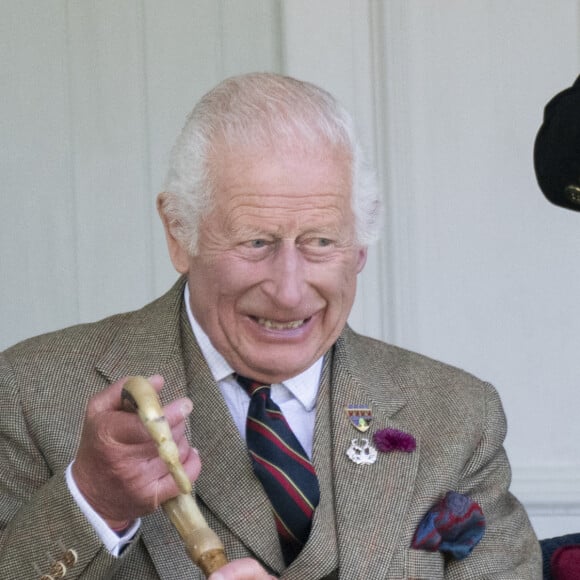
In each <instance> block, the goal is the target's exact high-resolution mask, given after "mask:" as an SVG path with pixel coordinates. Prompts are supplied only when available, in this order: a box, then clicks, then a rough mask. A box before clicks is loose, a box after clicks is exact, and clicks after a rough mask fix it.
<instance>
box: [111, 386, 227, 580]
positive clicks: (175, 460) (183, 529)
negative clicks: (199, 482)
mask: <svg viewBox="0 0 580 580" xmlns="http://www.w3.org/2000/svg"><path fill="white" fill-rule="evenodd" d="M121 397H122V400H123V402H124V403H127V404H128V405H129V406H130V407H131V410H136V411H137V413H138V415H139V418H140V419H141V421H142V423H143V425H144V426H145V428H146V429H147V431H148V433H149V434H150V435H151V438H152V439H153V441H154V442H155V444H156V445H157V449H158V451H159V457H161V459H162V460H163V461H164V462H165V465H167V468H168V469H169V472H170V473H171V475H172V476H173V479H174V480H175V483H176V484H177V487H178V488H179V491H180V492H181V493H180V495H178V496H177V497H175V498H173V499H170V500H168V501H166V502H165V503H164V504H163V505H162V507H163V510H164V511H165V513H166V514H167V516H168V517H169V519H170V520H171V522H172V524H173V525H174V526H175V528H176V529H177V531H178V532H179V535H180V536H181V538H182V539H183V542H184V543H185V549H186V551H187V554H188V556H189V557H190V559H191V560H192V561H193V562H194V563H195V564H196V565H197V566H199V567H200V568H201V569H202V571H203V573H204V574H205V575H206V576H209V575H210V574H211V573H212V572H214V571H215V570H217V569H218V568H221V567H222V566H224V565H225V564H227V559H226V556H225V552H224V547H223V545H222V543H221V541H220V539H219V538H218V536H217V534H216V533H215V532H214V531H213V530H211V529H210V528H209V526H208V525H207V522H206V521H205V518H204V517H203V515H202V514H201V512H200V511H199V507H198V506H197V504H196V503H195V499H194V498H193V496H192V495H191V490H192V487H191V482H190V481H189V478H188V477H187V474H186V473H185V470H184V469H183V465H181V462H180V461H179V453H178V450H177V445H176V444H175V442H174V441H173V437H172V435H171V429H170V427H169V423H168V422H167V419H166V418H165V416H164V415H163V408H162V407H161V403H160V401H159V397H158V396H157V392H156V391H155V389H154V388H153V386H152V385H151V383H149V381H148V380H147V379H145V378H144V377H131V378H129V380H128V381H127V382H126V383H125V385H124V386H123V391H122V394H121Z"/></svg>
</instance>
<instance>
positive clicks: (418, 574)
mask: <svg viewBox="0 0 580 580" xmlns="http://www.w3.org/2000/svg"><path fill="white" fill-rule="evenodd" d="M444 576H445V559H444V558H443V556H442V554H441V552H425V551H424V550H408V552H407V562H406V576H405V578H406V579H407V580H441V579H442V578H443V577H444Z"/></svg>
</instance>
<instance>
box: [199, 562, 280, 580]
mask: <svg viewBox="0 0 580 580" xmlns="http://www.w3.org/2000/svg"><path fill="white" fill-rule="evenodd" d="M207 580H276V576H270V574H268V572H266V570H264V568H262V566H260V564H258V562H256V560H252V559H251V558H241V559H240V560H234V561H233V562H230V563H229V564H226V565H225V566H223V567H222V568H220V569H219V570H217V572H214V573H213V574H212V575H211V576H210V577H209V578H208V579H207Z"/></svg>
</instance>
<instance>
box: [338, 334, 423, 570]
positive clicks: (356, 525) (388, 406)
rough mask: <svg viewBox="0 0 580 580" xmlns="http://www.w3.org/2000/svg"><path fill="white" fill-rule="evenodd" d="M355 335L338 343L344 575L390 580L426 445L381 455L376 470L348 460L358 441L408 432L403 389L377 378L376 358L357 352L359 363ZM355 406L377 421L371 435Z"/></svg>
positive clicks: (340, 534)
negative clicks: (352, 411) (350, 414)
mask: <svg viewBox="0 0 580 580" xmlns="http://www.w3.org/2000/svg"><path fill="white" fill-rule="evenodd" d="M349 336H350V331H349V330H348V329H347V330H346V331H345V332H344V333H343V335H342V337H341V338H340V339H339V341H338V342H337V344H336V347H335V351H334V362H333V367H332V376H331V382H332V389H331V400H332V404H331V413H332V423H333V425H332V434H333V477H334V482H335V488H334V489H335V505H336V526H337V536H338V552H339V568H340V576H341V577H343V578H385V577H387V575H388V569H389V566H390V563H391V559H392V557H393V553H394V551H395V549H396V548H397V547H399V548H400V542H401V539H400V536H401V532H402V529H401V527H402V525H403V522H404V521H405V519H406V518H405V515H406V513H407V511H408V508H409V503H410V500H411V497H412V495H413V491H414V487H415V478H416V475H417V469H418V464H419V456H420V452H419V449H420V446H419V441H417V449H416V450H415V451H414V452H413V453H404V452H398V451H394V452H391V453H381V452H378V456H377V459H376V462H375V463H374V464H372V465H357V464H355V463H354V462H352V461H351V460H350V459H349V458H348V457H347V455H346V451H347V449H348V447H349V446H350V445H351V442H352V440H353V439H359V441H360V440H362V439H363V438H366V439H368V440H369V442H371V443H372V435H373V433H375V432H376V431H378V430H380V429H384V428H387V427H391V428H395V429H399V430H401V431H406V432H408V429H407V428H406V427H405V425H402V424H400V423H398V422H397V421H396V420H395V418H394V415H396V413H397V412H398V411H399V410H400V409H401V408H402V407H404V406H405V404H406V401H405V398H404V397H403V395H402V391H401V389H400V388H399V387H398V385H397V384H396V381H395V380H394V379H393V378H392V377H387V379H385V377H384V376H383V377H378V376H374V375H373V372H372V361H371V360H370V359H371V357H372V355H371V354H367V355H366V357H364V356H363V357H362V359H361V358H360V356H358V353H357V358H358V360H357V361H355V360H353V359H354V358H355V357H353V353H351V352H349V342H350V339H349ZM365 358H368V359H369V360H368V361H365V360H364V359H365ZM365 362H367V363H368V364H365ZM359 369H360V372H359ZM363 369H364V372H363ZM369 381H370V382H369ZM349 405H361V406H368V407H370V408H371V410H372V413H373V419H372V422H371V426H370V429H369V430H368V431H367V432H366V433H364V434H363V433H359V432H358V431H357V430H356V429H355V428H354V426H353V425H352V424H351V423H350V421H349V420H348V418H347V415H346V411H345V408H346V407H347V406H349Z"/></svg>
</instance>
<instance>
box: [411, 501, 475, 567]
mask: <svg viewBox="0 0 580 580" xmlns="http://www.w3.org/2000/svg"><path fill="white" fill-rule="evenodd" d="M484 532H485V517H484V515H483V512H482V510H481V507H480V506H479V504H478V503H477V502H475V501H473V500H472V499H470V498H469V497H467V496H466V495H462V494H460V493H457V492H455V491H449V492H447V494H446V495H445V497H444V498H443V499H442V500H441V501H440V502H439V503H438V504H437V505H435V507H433V508H431V509H430V510H429V511H428V512H427V513H426V514H425V517H424V518H423V519H422V520H421V523H420V524H419V527H418V528H417V531H416V532H415V536H414V537H413V543H412V544H411V545H412V547H413V548H415V549H416V550H427V551H429V552H435V551H437V550H439V551H440V552H445V553H447V554H450V555H451V556H452V557H454V558H456V559H457V560H463V558H466V557H467V556H469V554H471V551H472V550H473V548H475V546H477V544H479V541H480V540H481V538H482V537H483V534H484Z"/></svg>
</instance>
